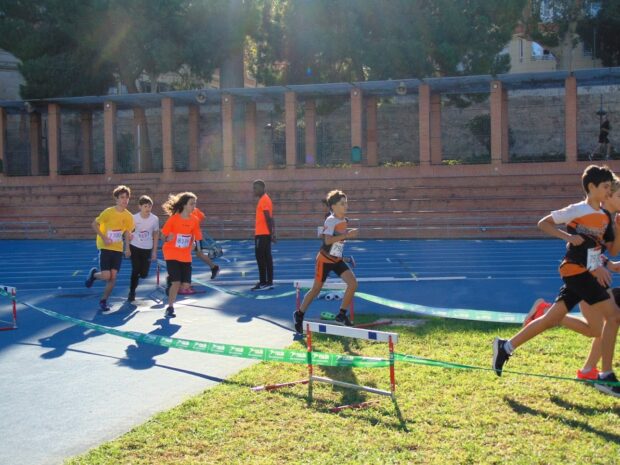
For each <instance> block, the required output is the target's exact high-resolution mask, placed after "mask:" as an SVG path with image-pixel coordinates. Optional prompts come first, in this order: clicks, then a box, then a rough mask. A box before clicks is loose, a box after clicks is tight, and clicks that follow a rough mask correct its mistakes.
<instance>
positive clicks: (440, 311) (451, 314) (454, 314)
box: [355, 292, 525, 324]
mask: <svg viewBox="0 0 620 465" xmlns="http://www.w3.org/2000/svg"><path fill="white" fill-rule="evenodd" d="M355 297H359V298H360V299H363V300H367V301H368V302H373V303H375V304H379V305H383V306H385V307H390V308H395V309H398V310H404V311H406V312H412V313H417V314H418V315H426V316H436V317H440V318H454V319H457V320H471V321H487V322H491V323H514V324H521V323H523V320H524V319H525V315H524V314H523V313H510V312H495V311H492V310H473V309H466V308H439V307H427V306H425V305H418V304H412V303H408V302H401V301H399V300H393V299H386V298H384V297H379V296H376V295H372V294H366V293H364V292H356V293H355Z"/></svg>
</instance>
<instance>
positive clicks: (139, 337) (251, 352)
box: [19, 302, 389, 368]
mask: <svg viewBox="0 0 620 465" xmlns="http://www.w3.org/2000/svg"><path fill="white" fill-rule="evenodd" d="M19 303H20V304H22V305H25V306H26V307H28V308H32V309H33V310H37V311H38V312H41V313H44V314H45V315H48V316H51V317H53V318H56V319H58V320H62V321H66V322H69V323H73V324H75V325H78V326H82V327H84V328H89V329H92V330H93V331H98V332H100V333H104V334H112V335H114V336H119V337H123V338H125V339H131V340H134V341H137V342H143V343H145V344H152V345H158V346H162V347H171V348H174V349H182V350H189V351H192V352H202V353H205V354H214V355H225V356H229V357H237V358H248V359H254V360H264V361H267V362H282V363H297V364H306V363H308V352H307V351H305V350H290V349H271V348H266V347H253V346H242V345H236V344H222V343H219V342H207V341H196V340H193V339H183V338H178V337H166V336H159V335H156V334H145V333H140V332H137V331H121V330H119V329H114V328H109V327H107V326H103V325H99V324H96V323H92V322H89V321H84V320H79V319H77V318H73V317H70V316H67V315H63V314H61V313H57V312H54V311H52V310H49V309H46V308H42V307H38V306H36V305H32V304H29V303H26V302H19ZM312 363H313V364H314V365H321V366H330V367H357V368H380V367H386V366H388V365H389V361H388V360H386V359H382V358H373V357H360V356H357V355H338V354H329V353H323V352H312Z"/></svg>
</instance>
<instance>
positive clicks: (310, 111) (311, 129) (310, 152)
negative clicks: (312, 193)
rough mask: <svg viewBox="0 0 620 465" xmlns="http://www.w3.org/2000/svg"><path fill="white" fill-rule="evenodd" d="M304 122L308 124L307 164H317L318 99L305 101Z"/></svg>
mask: <svg viewBox="0 0 620 465" xmlns="http://www.w3.org/2000/svg"><path fill="white" fill-rule="evenodd" d="M304 123H305V125H306V154H305V155H306V156H305V160H306V165H308V166H314V165H316V162H317V159H316V155H317V154H316V100H306V101H305V102H304Z"/></svg>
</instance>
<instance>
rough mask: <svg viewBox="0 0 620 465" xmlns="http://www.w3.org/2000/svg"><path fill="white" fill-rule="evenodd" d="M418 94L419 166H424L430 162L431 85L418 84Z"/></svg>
mask: <svg viewBox="0 0 620 465" xmlns="http://www.w3.org/2000/svg"><path fill="white" fill-rule="evenodd" d="M418 95H419V104H418V113H419V117H418V120H419V125H420V166H425V165H430V163H431V86H429V85H428V84H420V87H419V88H418Z"/></svg>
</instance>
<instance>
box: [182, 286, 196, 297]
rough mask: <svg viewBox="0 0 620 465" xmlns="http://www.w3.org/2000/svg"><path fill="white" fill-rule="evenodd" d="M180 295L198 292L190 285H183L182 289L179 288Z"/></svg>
mask: <svg viewBox="0 0 620 465" xmlns="http://www.w3.org/2000/svg"><path fill="white" fill-rule="evenodd" d="M178 294H179V295H192V294H196V290H195V289H194V288H192V287H191V286H190V287H182V288H181V289H179V292H178Z"/></svg>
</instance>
